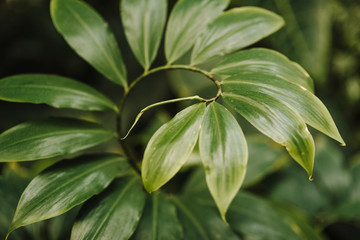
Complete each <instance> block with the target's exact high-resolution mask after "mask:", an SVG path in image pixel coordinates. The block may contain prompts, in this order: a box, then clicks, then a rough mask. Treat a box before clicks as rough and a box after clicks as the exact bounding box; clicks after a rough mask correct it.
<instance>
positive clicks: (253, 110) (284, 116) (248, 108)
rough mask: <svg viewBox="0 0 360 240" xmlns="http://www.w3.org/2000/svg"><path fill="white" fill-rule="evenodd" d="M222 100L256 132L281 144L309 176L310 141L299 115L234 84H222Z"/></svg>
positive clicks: (311, 163)
mask: <svg viewBox="0 0 360 240" xmlns="http://www.w3.org/2000/svg"><path fill="white" fill-rule="evenodd" d="M223 85H224V87H225V88H226V87H228V89H227V90H225V91H224V92H223V98H224V101H225V102H226V103H227V104H229V105H230V106H231V107H233V108H234V109H235V110H236V111H237V112H238V113H240V114H241V115H242V116H243V117H245V119H247V120H248V121H249V122H250V123H251V124H252V125H253V126H255V127H256V128H257V129H258V130H259V131H260V132H262V133H263V134H265V135H266V136H268V137H270V138H271V139H273V140H274V141H275V142H277V143H279V144H282V145H284V146H285V147H286V150H287V151H288V152H289V154H290V155H291V156H292V158H293V159H294V160H295V161H296V162H297V163H299V164H300V165H301V166H302V167H303V168H304V169H305V170H306V172H307V173H308V175H309V177H311V176H312V172H313V167H314V155H315V150H314V140H313V138H312V136H311V134H310V132H309V131H308V129H307V127H306V124H305V122H304V121H303V119H302V118H301V116H300V115H299V114H298V113H297V112H296V111H294V110H293V109H292V108H291V107H290V106H288V105H286V104H283V103H282V102H280V101H278V100H277V99H275V98H274V97H271V96H269V95H265V94H262V93H261V92H258V91H249V89H243V88H242V87H243V86H241V87H239V86H237V85H236V84H235V85H233V86H231V83H228V84H227V83H224V84H223Z"/></svg>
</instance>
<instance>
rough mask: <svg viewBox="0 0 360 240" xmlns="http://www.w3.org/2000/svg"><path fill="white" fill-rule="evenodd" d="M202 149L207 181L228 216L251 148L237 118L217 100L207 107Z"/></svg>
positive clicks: (200, 147)
mask: <svg viewBox="0 0 360 240" xmlns="http://www.w3.org/2000/svg"><path fill="white" fill-rule="evenodd" d="M199 149H200V156H201V160H202V162H203V165H204V168H205V173H206V181H207V185H208V187H209V190H210V192H211V195H212V196H213V198H214V200H215V202H216V205H217V207H218V209H219V211H220V213H221V216H222V218H223V219H225V214H226V211H227V209H228V207H229V205H230V203H231V201H232V200H233V199H234V197H235V195H236V194H237V192H238V191H239V189H240V186H241V184H242V182H243V180H244V177H245V172H246V165H247V160H248V150H247V144H246V140H245V137H244V134H243V132H242V130H241V128H240V126H239V124H238V122H237V121H236V119H235V118H234V117H233V115H232V114H231V113H230V112H229V111H228V110H227V109H226V108H225V107H223V106H222V105H220V104H218V103H215V102H213V103H210V104H209V105H208V106H207V108H206V111H205V114H204V118H203V122H202V126H201V131H200V138H199Z"/></svg>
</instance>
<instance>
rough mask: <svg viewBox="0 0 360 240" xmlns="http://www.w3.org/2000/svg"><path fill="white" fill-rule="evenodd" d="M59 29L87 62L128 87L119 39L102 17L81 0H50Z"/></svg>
mask: <svg viewBox="0 0 360 240" xmlns="http://www.w3.org/2000/svg"><path fill="white" fill-rule="evenodd" d="M50 13H51V18H52V21H53V23H54V25H55V27H56V29H57V31H58V32H59V33H60V34H61V35H62V36H63V37H64V38H65V40H66V42H67V43H68V44H69V45H70V46H71V47H72V48H73V49H74V50H75V51H76V52H77V54H79V55H80V56H81V57H82V58H83V59H84V60H85V61H87V62H88V63H89V64H91V65H92V66H93V67H94V68H95V69H96V70H98V71H99V72H100V73H101V74H103V75H104V76H106V77H107V78H108V79H110V80H111V81H113V82H114V83H117V84H119V85H122V86H123V87H125V88H127V81H126V69H125V65H124V62H123V60H122V57H121V53H120V49H119V47H118V45H117V42H116V39H115V37H114V35H113V33H112V32H111V30H110V29H109V27H108V24H107V23H106V22H105V21H104V20H103V19H102V17H101V16H100V15H99V14H98V13H97V12H96V11H95V10H94V9H92V8H91V7H90V6H89V5H88V4H86V3H85V2H83V1H78V0H51V3H50Z"/></svg>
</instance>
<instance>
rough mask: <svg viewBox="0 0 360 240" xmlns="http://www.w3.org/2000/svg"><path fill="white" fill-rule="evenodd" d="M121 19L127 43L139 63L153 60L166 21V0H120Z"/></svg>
mask: <svg viewBox="0 0 360 240" xmlns="http://www.w3.org/2000/svg"><path fill="white" fill-rule="evenodd" d="M120 11H121V20H122V24H123V26H124V31H125V35H126V38H127V40H128V43H129V45H130V47H131V49H132V51H133V53H134V54H135V57H136V58H137V60H138V61H139V62H140V64H141V65H142V66H143V67H144V68H145V69H149V67H150V65H151V63H152V62H153V61H154V59H155V57H156V54H157V51H158V49H159V45H160V42H161V37H162V33H163V30H164V26H165V21H166V13H167V1H166V0H122V1H121V8H120Z"/></svg>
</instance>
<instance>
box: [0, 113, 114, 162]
mask: <svg viewBox="0 0 360 240" xmlns="http://www.w3.org/2000/svg"><path fill="white" fill-rule="evenodd" d="M112 137H114V133H113V132H112V131H110V130H107V129H105V128H103V127H102V126H100V125H98V124H95V123H90V122H86V121H82V120H77V119H65V118H50V119H44V120H35V121H30V122H26V123H21V124H19V125H17V126H15V127H13V128H11V129H8V130H7V131H5V132H3V133H2V134H1V135H0V162H15V161H30V160H37V159H45V158H50V157H55V156H59V155H66V154H70V153H74V152H78V151H81V150H84V149H87V148H90V147H93V146H96V145H98V144H100V143H103V142H105V141H108V140H109V139H111V138H112Z"/></svg>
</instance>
